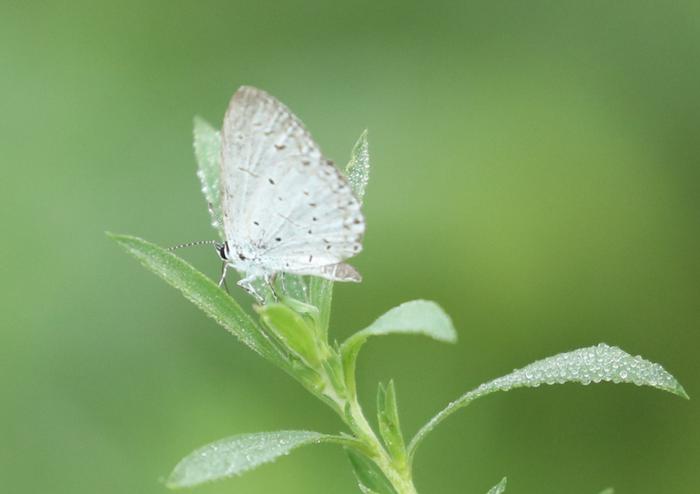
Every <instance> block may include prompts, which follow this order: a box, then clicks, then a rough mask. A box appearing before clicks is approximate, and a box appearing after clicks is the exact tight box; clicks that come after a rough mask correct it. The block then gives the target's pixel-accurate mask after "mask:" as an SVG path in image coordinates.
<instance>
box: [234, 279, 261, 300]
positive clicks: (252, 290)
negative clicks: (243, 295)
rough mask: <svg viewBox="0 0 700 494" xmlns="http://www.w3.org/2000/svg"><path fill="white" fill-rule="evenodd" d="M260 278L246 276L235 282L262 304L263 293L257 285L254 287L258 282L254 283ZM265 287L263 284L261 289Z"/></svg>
mask: <svg viewBox="0 0 700 494" xmlns="http://www.w3.org/2000/svg"><path fill="white" fill-rule="evenodd" d="M259 280H260V278H259V277H258V276H246V277H245V278H243V279H241V280H239V281H238V283H236V285H238V286H240V287H241V288H243V289H244V290H245V291H246V292H248V293H249V294H250V295H252V296H253V297H255V300H256V301H257V303H259V304H264V303H265V296H264V293H263V292H261V290H259V289H258V288H259V287H256V285H259V283H256V282H257V281H259ZM264 288H265V287H264V286H263V289H264Z"/></svg>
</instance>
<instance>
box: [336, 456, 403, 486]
mask: <svg viewBox="0 0 700 494" xmlns="http://www.w3.org/2000/svg"><path fill="white" fill-rule="evenodd" d="M346 452H347V454H348V459H349V460H350V464H351V465H352V468H353V471H354V472H355V477H357V483H358V484H359V485H360V490H361V491H362V492H363V493H374V494H397V493H396V490H395V489H394V488H393V487H392V485H391V482H389V480H388V479H387V478H386V476H385V475H384V473H382V471H381V470H380V469H379V467H378V466H377V465H376V464H375V463H374V462H373V461H371V460H370V459H368V458H367V457H366V456H365V455H363V454H360V453H358V452H356V451H354V450H351V449H346Z"/></svg>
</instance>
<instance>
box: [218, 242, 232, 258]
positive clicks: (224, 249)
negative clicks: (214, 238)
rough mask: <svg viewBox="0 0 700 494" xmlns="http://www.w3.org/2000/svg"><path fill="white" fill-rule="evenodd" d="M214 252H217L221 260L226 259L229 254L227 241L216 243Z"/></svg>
mask: <svg viewBox="0 0 700 494" xmlns="http://www.w3.org/2000/svg"><path fill="white" fill-rule="evenodd" d="M216 252H217V253H218V254H219V257H220V258H221V260H222V261H227V260H228V255H229V250H228V242H224V243H223V244H220V245H217V246H216Z"/></svg>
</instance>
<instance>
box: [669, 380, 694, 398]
mask: <svg viewBox="0 0 700 494" xmlns="http://www.w3.org/2000/svg"><path fill="white" fill-rule="evenodd" d="M673 394H676V395H678V396H680V397H681V398H684V399H686V400H689V399H690V396H689V395H688V393H687V392H686V391H685V388H684V387H683V386H681V384H680V383H676V389H674V390H673Z"/></svg>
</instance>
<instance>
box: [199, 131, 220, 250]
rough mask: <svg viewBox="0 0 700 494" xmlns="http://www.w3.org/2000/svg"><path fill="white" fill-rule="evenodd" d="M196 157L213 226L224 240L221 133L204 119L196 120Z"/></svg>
mask: <svg viewBox="0 0 700 494" xmlns="http://www.w3.org/2000/svg"><path fill="white" fill-rule="evenodd" d="M194 155H195V158H196V159H197V167H198V168H197V176H198V177H199V181H200V182H201V184H202V192H203V193H204V199H205V200H206V201H207V205H208V206H209V213H210V214H211V221H212V226H213V227H214V228H216V230H217V231H218V232H219V236H220V237H221V238H222V239H224V237H225V236H224V233H223V224H222V219H223V215H222V210H221V196H220V190H221V189H220V184H219V176H220V173H221V133H220V132H219V131H218V130H216V129H215V128H214V127H212V126H211V125H209V124H208V123H207V122H205V121H204V120H203V119H201V118H199V117H195V119H194Z"/></svg>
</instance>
